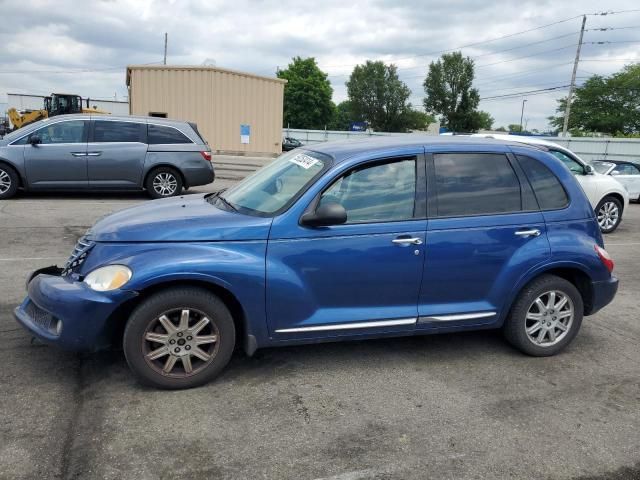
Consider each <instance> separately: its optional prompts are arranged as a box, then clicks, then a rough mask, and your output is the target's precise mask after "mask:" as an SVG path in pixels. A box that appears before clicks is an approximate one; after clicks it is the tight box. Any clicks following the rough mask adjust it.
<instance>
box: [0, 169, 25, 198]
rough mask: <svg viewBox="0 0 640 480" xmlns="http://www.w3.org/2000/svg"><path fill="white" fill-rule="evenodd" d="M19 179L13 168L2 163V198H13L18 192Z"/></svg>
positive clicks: (0, 173)
mask: <svg viewBox="0 0 640 480" xmlns="http://www.w3.org/2000/svg"><path fill="white" fill-rule="evenodd" d="M19 180H20V179H19V178H18V174H17V173H16V171H15V170H14V169H13V168H11V167H8V166H6V165H3V164H0V200H4V199H5V198H11V197H13V196H14V195H15V194H16V192H17V191H18V182H19Z"/></svg>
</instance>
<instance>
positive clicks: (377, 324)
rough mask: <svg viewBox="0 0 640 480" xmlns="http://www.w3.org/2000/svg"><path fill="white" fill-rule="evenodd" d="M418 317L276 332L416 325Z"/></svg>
mask: <svg viewBox="0 0 640 480" xmlns="http://www.w3.org/2000/svg"><path fill="white" fill-rule="evenodd" d="M417 321H418V319H417V318H399V319H396V320H378V321H375V322H357V323H337V324H335V325H316V326H313V327H296V328H282V329H280V330H276V333H298V332H324V331H327V330H353V329H357V328H376V327H396V326H399V325H415V324H416V322H417Z"/></svg>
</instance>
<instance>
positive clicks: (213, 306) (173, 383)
mask: <svg viewBox="0 0 640 480" xmlns="http://www.w3.org/2000/svg"><path fill="white" fill-rule="evenodd" d="M234 346H235V326H234V323H233V318H232V316H231V313H230V312H229V310H228V309H227V307H226V306H225V304H224V303H223V302H222V301H221V300H220V299H219V298H218V297H217V296H215V295H213V294H212V293H210V292H208V291H206V290H203V289H199V288H174V289H170V290H167V291H164V292H161V293H158V294H156V295H153V296H151V297H150V298H148V299H147V300H145V301H144V302H142V303H141V304H140V305H139V306H138V307H137V308H136V309H135V310H134V311H133V313H132V314H131V317H129V321H128V322H127V326H126V328H125V332H124V338H123V347H124V354H125V357H126V359H127V363H128V364H129V367H130V368H131V370H132V371H133V373H134V374H135V375H136V376H137V377H138V379H139V380H140V381H141V382H142V383H144V384H147V385H150V386H154V387H157V388H165V389H180V388H191V387H197V386H200V385H202V384H204V383H207V382H209V381H210V380H212V379H213V378H215V377H216V376H217V375H219V374H220V372H221V371H222V370H223V369H224V367H225V366H226V365H227V363H228V362H229V359H230V358H231V354H232V353H233V349H234Z"/></svg>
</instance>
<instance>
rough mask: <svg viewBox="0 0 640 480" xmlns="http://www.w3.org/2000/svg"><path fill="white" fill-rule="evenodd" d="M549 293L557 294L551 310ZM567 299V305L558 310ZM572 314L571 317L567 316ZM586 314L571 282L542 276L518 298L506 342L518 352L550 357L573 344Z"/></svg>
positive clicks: (508, 320) (508, 326)
mask: <svg viewBox="0 0 640 480" xmlns="http://www.w3.org/2000/svg"><path fill="white" fill-rule="evenodd" d="M550 292H554V294H555V297H554V298H555V300H553V304H554V305H555V306H556V308H549V307H550V304H551V301H552V297H551V296H550ZM565 298H566V302H565V303H564V304H563V305H562V306H559V305H560V303H561V302H562V301H563V300H564V299H565ZM537 300H540V301H541V302H542V304H544V306H545V309H543V308H541V305H540V304H539V303H537ZM570 310H571V314H569V313H568V312H569V311H570ZM583 313H584V305H583V301H582V296H581V295H580V292H579V291H578V289H577V288H576V287H575V286H574V285H573V284H572V283H571V282H569V281H567V280H565V279H564V278H560V277H556V276H555V275H542V276H540V277H538V278H537V279H535V280H533V281H532V282H531V283H529V284H528V285H526V286H525V287H524V288H523V289H522V291H521V292H520V293H519V294H518V297H517V298H516V301H515V302H514V304H513V306H512V307H511V310H510V312H509V316H508V317H507V320H506V321H505V325H504V327H503V332H504V335H505V337H506V339H507V341H508V342H509V343H511V345H513V346H514V347H516V348H517V349H518V350H520V351H522V352H524V353H526V354H527V355H532V356H534V357H547V356H551V355H555V354H556V353H558V352H560V351H561V350H563V349H564V348H565V347H566V346H567V345H569V343H571V341H572V340H573V339H574V338H575V336H576V335H577V334H578V331H579V330H580V325H581V324H582V317H583ZM554 314H555V315H554ZM558 314H559V315H558ZM560 324H561V325H562V326H563V327H560V326H559V325H560ZM536 326H538V328H537V329H536V328H535V327H536ZM563 328H564V329H563Z"/></svg>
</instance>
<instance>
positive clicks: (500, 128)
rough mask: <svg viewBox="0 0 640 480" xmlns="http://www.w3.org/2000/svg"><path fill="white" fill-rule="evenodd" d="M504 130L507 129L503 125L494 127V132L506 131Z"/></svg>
mask: <svg viewBox="0 0 640 480" xmlns="http://www.w3.org/2000/svg"><path fill="white" fill-rule="evenodd" d="M506 131H507V129H506V128H504V127H498V128H496V132H506Z"/></svg>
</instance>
